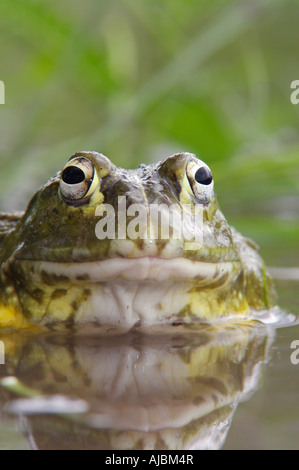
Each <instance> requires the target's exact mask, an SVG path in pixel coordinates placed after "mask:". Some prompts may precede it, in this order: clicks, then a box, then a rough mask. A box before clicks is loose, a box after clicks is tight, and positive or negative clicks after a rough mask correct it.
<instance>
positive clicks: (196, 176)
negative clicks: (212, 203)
mask: <svg viewBox="0 0 299 470" xmlns="http://www.w3.org/2000/svg"><path fill="white" fill-rule="evenodd" d="M186 173H187V177H188V180H189V184H190V186H191V188H192V193H193V195H194V196H195V197H196V199H197V200H198V201H199V202H201V203H202V204H207V203H208V202H209V200H210V197H211V195H212V194H213V190H214V181H213V175H212V172H211V170H210V168H209V167H208V165H206V164H205V163H204V162H202V161H200V160H199V161H198V162H195V161H191V162H189V163H188V165H187V169H186Z"/></svg>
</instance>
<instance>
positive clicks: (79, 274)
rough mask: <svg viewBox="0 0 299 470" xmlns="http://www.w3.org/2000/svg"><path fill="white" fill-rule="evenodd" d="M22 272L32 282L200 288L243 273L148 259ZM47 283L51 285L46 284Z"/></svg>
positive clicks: (35, 266)
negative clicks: (192, 284)
mask: <svg viewBox="0 0 299 470" xmlns="http://www.w3.org/2000/svg"><path fill="white" fill-rule="evenodd" d="M17 264H19V267H21V269H22V270H23V271H26V272H30V273H31V276H32V281H33V282H40V281H41V280H43V282H44V283H50V284H52V285H53V284H55V281H56V282H57V281H62V282H63V281H65V282H68V281H71V282H72V283H74V282H78V283H79V282H80V283H82V281H86V282H87V283H88V282H105V281H110V280H115V279H120V280H125V281H134V282H144V281H149V282H164V281H188V280H190V281H196V282H197V285H198V286H202V287H204V286H207V285H209V284H210V283H211V282H213V283H214V282H217V284H218V285H219V284H224V283H227V282H231V281H233V280H234V279H235V278H236V277H237V276H238V274H239V273H240V270H241V266H240V263H239V262H238V261H233V262H231V261H230V262H219V263H211V262H203V261H195V260H189V259H186V258H181V257H178V258H173V259H162V258H157V257H151V256H145V257H139V258H109V259H106V260H100V261H90V262H82V263H60V262H52V261H38V262H37V261H31V260H18V261H17ZM47 280H48V282H46V281H47Z"/></svg>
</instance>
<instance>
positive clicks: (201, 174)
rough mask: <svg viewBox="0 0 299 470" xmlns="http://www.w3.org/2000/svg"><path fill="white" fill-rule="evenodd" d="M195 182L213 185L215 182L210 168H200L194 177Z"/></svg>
mask: <svg viewBox="0 0 299 470" xmlns="http://www.w3.org/2000/svg"><path fill="white" fill-rule="evenodd" d="M194 178H195V181H197V182H198V183H200V184H206V185H208V184H211V183H212V180H213V176H212V173H211V172H210V170H209V169H208V168H205V167H204V166H202V167H201V168H198V170H197V172H196V173H195V175H194Z"/></svg>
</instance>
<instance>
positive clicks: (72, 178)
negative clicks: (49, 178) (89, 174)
mask: <svg viewBox="0 0 299 470" xmlns="http://www.w3.org/2000/svg"><path fill="white" fill-rule="evenodd" d="M62 180H63V181H64V183H66V184H79V183H82V182H83V181H84V180H85V174H84V171H83V170H81V169H80V168H78V167H76V166H68V167H67V168H65V170H63V172H62Z"/></svg>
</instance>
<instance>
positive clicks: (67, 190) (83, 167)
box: [60, 157, 99, 204]
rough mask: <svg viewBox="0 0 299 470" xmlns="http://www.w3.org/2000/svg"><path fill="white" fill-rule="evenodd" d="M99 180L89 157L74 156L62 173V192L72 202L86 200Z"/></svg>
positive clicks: (64, 197)
mask: <svg viewBox="0 0 299 470" xmlns="http://www.w3.org/2000/svg"><path fill="white" fill-rule="evenodd" d="M98 182H99V179H98V176H97V173H96V171H95V168H94V165H93V164H92V163H91V162H90V161H89V160H88V159H87V158H83V157H81V158H80V157H79V158H74V159H72V160H70V161H69V162H68V164H67V165H66V166H65V167H64V169H63V171H62V173H61V179H60V192H61V195H62V197H63V199H64V200H65V201H66V202H68V203H70V204H76V203H78V202H80V201H81V202H84V201H86V200H87V199H88V198H90V196H91V195H92V193H93V192H94V190H95V188H96V186H97V184H98Z"/></svg>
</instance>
